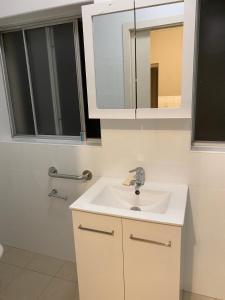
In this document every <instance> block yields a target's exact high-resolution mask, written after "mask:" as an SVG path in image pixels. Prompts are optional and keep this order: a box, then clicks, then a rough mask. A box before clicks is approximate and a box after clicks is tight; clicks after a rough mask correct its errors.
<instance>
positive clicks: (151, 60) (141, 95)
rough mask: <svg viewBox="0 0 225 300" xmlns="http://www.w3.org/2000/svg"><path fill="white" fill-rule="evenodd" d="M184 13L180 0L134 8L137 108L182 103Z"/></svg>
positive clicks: (176, 106)
mask: <svg viewBox="0 0 225 300" xmlns="http://www.w3.org/2000/svg"><path fill="white" fill-rule="evenodd" d="M183 13H184V4H183V3H173V4H167V5H161V6H153V7H147V8H140V9H137V10H136V68H137V107H138V108H179V107H180V106H181V101H182V100H181V94H182V93H181V90H182V56H183V22H182V19H183V17H182V15H183Z"/></svg>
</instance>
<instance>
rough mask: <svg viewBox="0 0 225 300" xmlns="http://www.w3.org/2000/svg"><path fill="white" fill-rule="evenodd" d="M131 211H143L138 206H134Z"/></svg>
mask: <svg viewBox="0 0 225 300" xmlns="http://www.w3.org/2000/svg"><path fill="white" fill-rule="evenodd" d="M131 210H136V211H141V209H140V207H138V206H132V207H131Z"/></svg>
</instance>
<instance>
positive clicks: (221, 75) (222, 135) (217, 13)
mask: <svg viewBox="0 0 225 300" xmlns="http://www.w3.org/2000/svg"><path fill="white" fill-rule="evenodd" d="M224 28H225V1H224V0H217V1H211V0H200V1H199V28H198V53H197V74H196V75H197V86H196V111H195V131H194V139H195V141H200V142H204V141H209V142H224V141H225V30H224Z"/></svg>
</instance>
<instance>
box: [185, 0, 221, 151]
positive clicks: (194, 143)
mask: <svg viewBox="0 0 225 300" xmlns="http://www.w3.org/2000/svg"><path fill="white" fill-rule="evenodd" d="M192 1H195V5H196V10H195V37H194V70H193V104H192V116H193V117H192V124H191V146H190V150H191V151H193V152H208V153H225V141H224V142H223V141H207V140H205V141H200V140H196V139H195V122H196V105H197V103H196V102H197V99H196V98H197V74H198V52H199V27H200V0H192Z"/></svg>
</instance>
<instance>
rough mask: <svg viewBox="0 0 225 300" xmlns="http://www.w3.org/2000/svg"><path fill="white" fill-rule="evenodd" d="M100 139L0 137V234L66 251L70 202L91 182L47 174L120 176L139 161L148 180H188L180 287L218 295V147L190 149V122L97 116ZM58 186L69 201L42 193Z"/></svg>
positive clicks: (69, 252) (65, 254) (224, 246)
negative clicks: (49, 141) (66, 141)
mask: <svg viewBox="0 0 225 300" xmlns="http://www.w3.org/2000/svg"><path fill="white" fill-rule="evenodd" d="M102 128H103V131H102V141H103V145H102V146H71V145H70V146H69V145H46V144H27V143H12V142H2V143H0V191H1V193H0V237H1V240H2V241H3V242H5V243H6V244H10V245H13V246H17V247H20V248H25V249H29V250H33V251H36V252H40V253H43V254H47V255H52V256H56V257H59V258H64V259H71V258H73V251H74V250H73V236H72V222H71V215H70V212H69V210H68V206H69V204H70V203H71V202H72V201H74V200H75V199H76V197H78V196H79V195H80V194H81V193H82V192H83V191H84V190H86V189H87V188H88V186H89V185H90V183H88V184H86V183H80V182H74V181H65V180H62V179H55V180H52V179H49V178H48V176H47V170H48V167H49V166H52V165H54V166H56V167H57V168H58V169H59V170H60V171H61V172H65V173H77V174H79V173H80V172H81V171H82V170H84V169H90V170H92V171H93V173H94V180H93V182H94V181H95V180H96V179H97V178H98V177H99V176H102V175H105V176H116V177H118V176H119V177H122V178H123V177H125V176H126V175H127V172H128V170H129V169H131V168H133V167H136V166H138V165H142V166H144V168H145V170H146V175H147V180H154V181H162V182H164V181H165V182H176V183H188V184H189V187H190V203H189V205H188V212H187V227H186V231H187V234H186V245H185V246H186V247H185V248H186V252H185V262H186V270H185V289H186V290H189V291H193V292H196V293H199V294H204V295H208V296H213V297H217V298H222V299H223V298H225V286H224V282H223V278H225V268H224V265H225V255H224V253H225V238H224V230H223V229H224V228H225V218H224V211H225V179H224V178H225V154H220V153H200V152H198V153H197V152H191V151H190V122H189V121H184V120H183V121H182V120H167V121H163V120H161V121H160V120H157V121H119V122H118V121H104V122H102ZM51 188H57V189H58V191H59V192H60V193H61V194H63V195H64V194H65V195H68V196H69V201H68V202H64V201H62V200H55V199H54V200H53V199H50V198H48V196H47V194H48V191H50V189H51Z"/></svg>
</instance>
